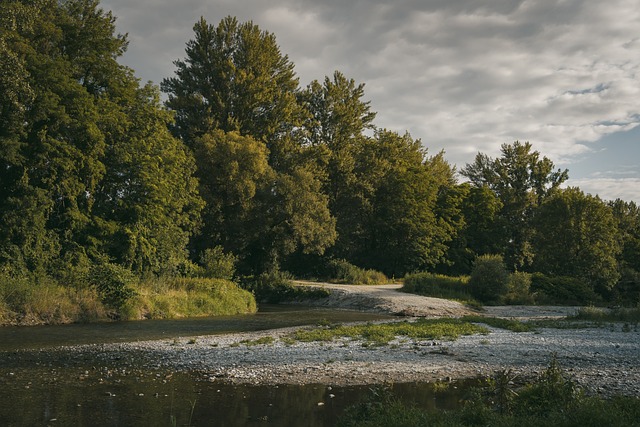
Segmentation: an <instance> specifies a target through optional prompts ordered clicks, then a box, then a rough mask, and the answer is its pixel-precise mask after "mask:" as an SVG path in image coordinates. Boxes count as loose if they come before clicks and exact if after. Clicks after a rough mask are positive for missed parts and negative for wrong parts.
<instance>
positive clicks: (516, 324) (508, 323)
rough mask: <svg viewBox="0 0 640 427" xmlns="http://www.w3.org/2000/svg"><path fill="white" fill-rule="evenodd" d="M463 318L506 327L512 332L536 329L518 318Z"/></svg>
mask: <svg viewBox="0 0 640 427" xmlns="http://www.w3.org/2000/svg"><path fill="white" fill-rule="evenodd" d="M462 320H464V321H466V322H473V323H484V324H485V325H489V326H493V327H494V328H500V329H506V330H508V331H511V332H531V331H532V330H533V329H534V328H533V326H532V325H530V324H528V323H525V322H520V321H518V320H511V319H501V318H499V317H485V316H464V317H462Z"/></svg>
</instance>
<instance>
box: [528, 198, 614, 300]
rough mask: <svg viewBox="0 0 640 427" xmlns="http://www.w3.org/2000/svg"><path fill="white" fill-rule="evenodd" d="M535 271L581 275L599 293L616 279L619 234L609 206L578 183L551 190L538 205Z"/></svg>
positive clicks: (534, 242)
mask: <svg viewBox="0 0 640 427" xmlns="http://www.w3.org/2000/svg"><path fill="white" fill-rule="evenodd" d="M535 227H536V234H535V237H534V239H533V248H534V250H535V252H536V257H535V260H534V262H533V268H534V269H535V271H538V272H540V273H543V274H546V275H549V276H570V277H575V278H578V279H581V280H582V281H583V282H584V283H585V284H586V285H588V286H589V287H591V288H592V289H593V290H594V291H595V292H597V293H599V294H600V295H602V296H608V293H609V291H610V290H611V289H612V288H613V286H614V285H615V284H616V282H617V281H618V279H619V278H620V273H619V269H618V261H617V257H618V255H619V254H620V251H621V246H620V236H619V233H618V230H617V227H616V221H615V219H614V217H613V214H612V212H611V209H610V208H609V207H608V206H607V205H606V204H605V203H604V202H602V201H601V200H600V199H599V198H598V197H593V196H591V195H588V194H584V193H583V192H582V191H580V190H579V189H577V188H567V189H564V190H561V191H557V192H555V194H554V195H553V196H551V197H549V198H548V199H547V200H546V201H545V202H544V203H543V204H542V205H541V206H540V207H539V208H538V211H537V213H536V220H535Z"/></svg>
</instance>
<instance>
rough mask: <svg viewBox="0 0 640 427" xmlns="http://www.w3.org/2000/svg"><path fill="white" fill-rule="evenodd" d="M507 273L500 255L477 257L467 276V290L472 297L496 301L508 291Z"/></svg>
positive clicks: (483, 300) (488, 301)
mask: <svg viewBox="0 0 640 427" xmlns="http://www.w3.org/2000/svg"><path fill="white" fill-rule="evenodd" d="M508 282H509V273H508V272H507V269H506V267H505V265H504V261H503V260H502V257H501V256H500V255H482V256H480V257H478V258H477V259H476V261H475V264H474V266H473V270H472V271H471V277H470V278H469V290H470V291H471V295H472V296H473V297H474V298H477V299H478V300H480V301H482V302H486V303H497V302H500V301H501V300H502V298H503V297H504V295H505V294H506V293H507V291H508Z"/></svg>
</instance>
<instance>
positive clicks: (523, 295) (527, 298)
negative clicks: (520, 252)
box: [504, 271, 534, 305]
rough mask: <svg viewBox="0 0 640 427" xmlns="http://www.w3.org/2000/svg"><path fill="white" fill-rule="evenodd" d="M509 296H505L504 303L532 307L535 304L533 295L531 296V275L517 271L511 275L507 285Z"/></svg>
mask: <svg viewBox="0 0 640 427" xmlns="http://www.w3.org/2000/svg"><path fill="white" fill-rule="evenodd" d="M507 288H508V289H507V294H506V295H505V296H504V302H505V303H506V304H512V305H516V304H519V305H530V304H533V303H534V298H533V295H531V292H530V289H531V275H530V274H529V273H523V272H521V271H516V272H515V273H512V274H510V275H509V281H508V283H507Z"/></svg>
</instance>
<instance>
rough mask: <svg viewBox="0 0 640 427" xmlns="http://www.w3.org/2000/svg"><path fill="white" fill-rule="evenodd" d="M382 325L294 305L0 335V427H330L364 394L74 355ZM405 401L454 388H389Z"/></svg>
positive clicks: (436, 402)
mask: <svg viewBox="0 0 640 427" xmlns="http://www.w3.org/2000/svg"><path fill="white" fill-rule="evenodd" d="M385 317H388V316H383V315H378V314H372V313H366V312H357V311H347V310H327V309H317V308H309V307H297V306H263V307H261V309H260V311H259V312H258V313H257V314H255V315H250V316H229V317H217V318H208V319H184V320H162V321H141V322H121V323H99V324H85V325H65V326H38V327H6V328H0V424H1V425H3V426H39V425H43V426H173V425H176V426H186V425H191V426H254V425H274V426H305V427H314V426H323V427H325V426H333V425H335V423H336V420H337V419H338V417H339V416H340V415H341V414H342V413H343V411H344V410H345V408H346V407H348V406H350V405H353V404H355V403H357V402H358V401H360V400H361V399H363V398H366V397H367V396H368V395H369V394H370V393H371V386H361V387H353V386H352V387H330V386H327V385H320V384H312V385H304V386H297V385H275V386H274V385H270V386H251V385H233V384H228V383H223V382H218V381H211V380H210V379H209V377H207V376H202V375H201V374H199V373H197V372H187V373H176V372H170V371H166V370H159V369H156V368H149V367H146V366H143V365H138V366H136V365H135V364H134V365H129V366H128V367H127V368H123V367H122V366H121V365H114V366H110V365H107V364H105V362H104V361H102V360H99V359H97V358H96V359H94V358H91V357H87V356H86V353H83V356H82V357H75V356H74V351H73V347H68V348H69V350H68V351H67V350H65V349H64V348H62V349H61V348H60V347H61V346H75V345H80V344H98V345H99V344H102V343H113V342H126V341H136V340H147V339H171V338H174V337H192V336H198V335H209V334H223V333H230V332H243V331H256V330H266V329H274V328H282V327H287V326H301V325H312V324H316V323H319V322H334V323H339V322H348V321H369V320H378V319H384V318H385ZM392 388H393V390H394V392H395V393H396V394H397V395H398V396H399V397H400V398H401V399H402V400H404V401H407V402H414V403H416V404H418V405H419V406H422V407H427V408H435V407H438V408H448V407H454V406H455V405H457V402H458V401H459V399H460V395H461V393H462V391H461V389H458V388H457V387H450V388H449V389H447V390H446V391H442V390H440V391H438V390H436V389H435V388H434V385H433V384H427V383H412V384H395V385H393V386H392Z"/></svg>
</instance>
